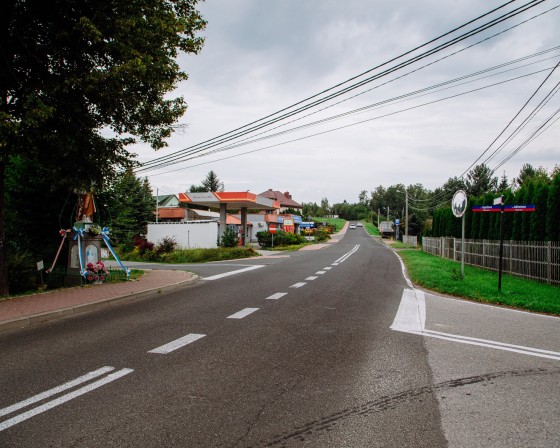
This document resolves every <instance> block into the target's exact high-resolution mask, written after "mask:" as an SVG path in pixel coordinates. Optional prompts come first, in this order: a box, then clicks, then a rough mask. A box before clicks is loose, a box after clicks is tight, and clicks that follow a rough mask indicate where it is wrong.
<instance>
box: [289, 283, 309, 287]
mask: <svg viewBox="0 0 560 448" xmlns="http://www.w3.org/2000/svg"><path fill="white" fill-rule="evenodd" d="M305 285H307V283H305V282H299V283H294V284H293V285H292V286H290V288H301V287H302V286H305Z"/></svg>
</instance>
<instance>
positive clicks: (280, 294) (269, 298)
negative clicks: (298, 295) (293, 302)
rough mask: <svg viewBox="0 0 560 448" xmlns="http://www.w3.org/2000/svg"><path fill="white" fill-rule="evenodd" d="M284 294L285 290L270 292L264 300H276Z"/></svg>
mask: <svg viewBox="0 0 560 448" xmlns="http://www.w3.org/2000/svg"><path fill="white" fill-rule="evenodd" d="M286 294H288V293H287V292H277V293H276V294H272V295H271V296H268V297H267V298H266V299H265V300H278V299H280V298H282V297H284V296H285V295H286Z"/></svg>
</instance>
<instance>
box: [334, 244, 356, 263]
mask: <svg viewBox="0 0 560 448" xmlns="http://www.w3.org/2000/svg"><path fill="white" fill-rule="evenodd" d="M359 248H360V245H359V244H356V245H355V246H354V247H353V249H352V250H351V251H350V252H346V253H345V254H344V255H343V256H342V257H340V258H339V259H338V260H335V263H343V262H344V261H346V260H347V259H348V258H349V257H350V256H351V255H353V254H355V253H356V251H357V250H358V249H359ZM333 264H334V263H333Z"/></svg>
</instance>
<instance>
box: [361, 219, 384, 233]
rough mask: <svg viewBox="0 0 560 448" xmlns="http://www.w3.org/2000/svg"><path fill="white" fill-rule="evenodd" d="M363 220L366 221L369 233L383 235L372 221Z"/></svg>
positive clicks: (365, 225)
mask: <svg viewBox="0 0 560 448" xmlns="http://www.w3.org/2000/svg"><path fill="white" fill-rule="evenodd" d="M362 222H363V223H364V227H365V229H366V232H367V233H369V234H370V235H373V236H381V233H379V230H377V227H376V226H374V225H373V224H372V223H371V222H367V221H362Z"/></svg>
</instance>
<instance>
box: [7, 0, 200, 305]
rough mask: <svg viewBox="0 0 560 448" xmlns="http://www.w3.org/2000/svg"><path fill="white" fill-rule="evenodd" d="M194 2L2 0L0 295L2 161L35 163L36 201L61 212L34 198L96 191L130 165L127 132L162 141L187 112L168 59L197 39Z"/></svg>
mask: <svg viewBox="0 0 560 448" xmlns="http://www.w3.org/2000/svg"><path fill="white" fill-rule="evenodd" d="M196 4H197V0H173V1H171V0H149V1H148V0H137V1H134V2H130V1H128V0H112V1H106V0H82V1H79V2H77V1H73V0H54V1H52V2H42V1H39V0H8V1H7V3H6V4H5V5H3V8H2V14H1V15H0V35H1V43H0V46H1V49H2V58H1V59H0V61H1V62H0V63H1V64H2V70H0V96H1V101H0V295H6V294H7V293H8V279H7V265H6V238H5V228H4V216H5V215H7V214H8V213H11V212H13V210H8V209H7V207H8V206H9V204H5V203H4V199H5V195H6V191H5V186H6V173H7V171H6V170H7V167H9V166H10V165H12V164H15V163H16V164H17V163H20V162H18V158H19V159H21V158H25V159H26V161H27V163H31V164H32V165H34V166H35V165H36V166H38V167H41V172H42V173H43V177H42V178H41V179H39V181H38V182H37V183H36V185H37V196H36V197H35V200H52V202H50V203H51V206H52V208H53V209H55V210H56V208H58V209H59V210H60V207H58V204H57V203H56V198H58V197H59V196H60V195H54V196H53V195H51V197H49V198H48V199H45V198H42V197H41V195H46V194H48V193H49V192H51V193H52V192H53V191H54V190H61V189H62V190H66V191H71V190H72V189H74V188H79V189H90V188H91V186H92V185H97V187H98V188H102V187H103V185H104V183H105V182H106V181H107V179H111V178H112V177H114V175H115V173H116V172H117V171H119V170H120V169H122V168H126V167H130V166H131V164H132V162H131V160H132V155H131V154H130V153H129V152H128V151H127V150H126V147H127V145H129V144H131V143H133V142H134V141H135V140H136V139H139V140H142V141H144V142H147V143H149V144H150V145H151V146H152V147H153V148H155V149H157V148H160V147H162V146H164V145H165V139H166V138H167V137H168V136H169V135H170V134H171V132H172V129H173V126H174V123H175V122H176V121H177V119H178V118H179V117H180V116H181V115H182V114H183V113H184V111H185V109H186V103H185V101H184V99H183V98H182V97H178V98H173V97H172V96H170V95H169V94H170V92H171V91H173V90H174V89H175V87H176V86H177V84H178V83H179V82H180V81H182V80H185V79H187V75H186V73H184V72H183V71H182V70H181V69H180V67H179V66H178V64H177V62H176V60H177V57H178V55H179V53H180V52H186V53H197V52H198V51H199V50H200V49H201V48H202V45H203V39H202V38H200V37H198V36H197V33H198V32H199V31H201V30H202V29H203V28H204V27H205V21H204V20H203V19H202V17H201V16H200V14H199V13H198V11H197V10H196V9H195V7H196ZM8 172H10V173H12V172H17V170H12V169H9V170H8ZM19 180H20V181H28V182H29V179H25V178H20V179H19ZM11 183H12V184H17V182H11ZM45 186H47V188H46V189H45ZM7 193H9V192H7ZM30 210H31V211H30V213H32V212H33V209H32V207H30ZM29 230H30V231H32V230H33V229H29Z"/></svg>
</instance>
